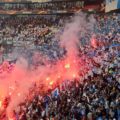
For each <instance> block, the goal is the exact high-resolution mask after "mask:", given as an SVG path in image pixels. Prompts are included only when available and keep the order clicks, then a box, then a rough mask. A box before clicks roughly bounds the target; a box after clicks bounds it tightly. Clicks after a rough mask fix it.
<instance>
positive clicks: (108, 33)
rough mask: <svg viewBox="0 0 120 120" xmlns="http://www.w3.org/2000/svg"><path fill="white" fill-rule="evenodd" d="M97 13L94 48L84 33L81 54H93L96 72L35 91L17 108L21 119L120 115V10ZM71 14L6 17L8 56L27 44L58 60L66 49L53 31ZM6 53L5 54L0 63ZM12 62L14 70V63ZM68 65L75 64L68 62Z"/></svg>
mask: <svg viewBox="0 0 120 120" xmlns="http://www.w3.org/2000/svg"><path fill="white" fill-rule="evenodd" d="M94 16H95V17H96V19H97V25H96V27H95V33H96V35H95V37H94V40H93V41H92V42H91V47H87V46H88V45H87V41H88V40H89V39H90V36H89V34H88V35H86V37H85V38H82V41H81V42H82V44H83V46H80V51H81V54H83V55H88V57H89V58H90V59H91V60H92V64H91V63H90V64H91V67H92V69H91V71H89V72H88V74H86V75H85V76H84V77H83V78H82V79H81V80H80V81H65V82H63V84H61V85H60V86H58V87H57V88H56V89H55V90H50V91H48V93H46V94H44V95H42V94H39V92H36V91H34V90H33V91H32V90H31V94H33V96H34V99H33V100H32V101H25V103H23V104H21V105H20V106H19V107H18V110H17V111H15V115H16V119H18V120H52V119H53V120H80V119H81V120H119V119H120V15H119V14H112V15H94ZM66 18H67V17H64V16H62V17H61V16H54V17H53V16H52V17H49V16H44V17H43V16H42V17H40V16H36V17H24V18H17V17H15V18H11V19H9V17H8V18H1V20H0V23H1V24H0V39H1V41H2V42H1V48H2V49H3V54H4V55H6V56H7V57H8V53H9V54H10V52H11V51H12V49H15V48H16V49H18V48H19V49H26V48H27V47H28V46H29V47H30V48H31V50H32V49H39V50H41V51H42V52H44V53H45V54H46V55H49V57H50V59H52V60H53V59H59V57H60V56H59V54H57V53H58V52H59V51H61V49H58V44H57V42H58V41H59V40H58V39H53V36H54V34H55V33H56V32H58V30H61V31H62V29H63V27H64V24H63V23H64V21H65V19H66ZM59 32H60V31H59ZM58 35H59V34H58ZM23 46H24V47H23ZM9 47H10V49H9ZM11 48H12V49H11ZM61 53H63V52H61ZM5 58H6V57H2V59H1V62H3V60H4V59H5ZM8 58H9V57H8ZM11 61H14V59H13V60H11ZM11 61H10V62H11ZM6 64H7V63H6ZM6 64H5V65H3V68H4V66H5V68H6ZM88 64H89V63H88ZM8 66H9V67H8V68H9V69H10V65H9V64H8ZM65 67H66V68H69V67H70V66H69V64H68V65H66V66H65ZM5 70H6V69H5ZM3 71H4V70H3ZM8 71H9V70H8ZM51 84H52V83H51ZM39 89H41V88H38V91H39ZM6 101H7V100H6ZM0 117H1V118H0V119H1V120H2V117H3V119H4V114H3V116H0Z"/></svg>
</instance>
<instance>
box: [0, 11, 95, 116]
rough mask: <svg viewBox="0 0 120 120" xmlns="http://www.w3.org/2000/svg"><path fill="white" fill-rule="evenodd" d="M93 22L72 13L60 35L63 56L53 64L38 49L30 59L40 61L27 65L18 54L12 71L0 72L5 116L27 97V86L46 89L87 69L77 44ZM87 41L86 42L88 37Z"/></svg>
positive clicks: (88, 31) (92, 25) (92, 19)
mask: <svg viewBox="0 0 120 120" xmlns="http://www.w3.org/2000/svg"><path fill="white" fill-rule="evenodd" d="M94 24H95V20H94V18H93V16H90V17H87V15H86V14H83V13H80V14H79V15H75V17H73V18H72V19H71V21H70V22H69V23H67V24H66V25H65V28H64V31H63V33H62V34H61V37H60V47H61V48H64V49H65V50H66V53H65V55H64V57H62V58H61V59H60V60H58V61H56V62H55V63H54V64H53V63H50V62H48V60H47V58H46V57H45V56H44V55H41V53H35V55H34V59H33V60H34V62H36V61H37V62H39V63H41V64H39V66H37V67H35V66H34V65H31V66H32V67H29V63H28V60H26V59H25V58H24V57H19V58H18V60H17V62H16V64H15V65H14V69H13V70H12V71H11V72H10V73H5V74H4V75H1V76H0V101H1V102H0V103H3V101H4V99H5V98H6V97H9V101H8V106H7V108H6V114H7V115H8V117H10V116H11V113H12V111H13V110H16V109H17V107H18V106H19V104H20V103H22V102H24V101H25V99H27V96H29V91H30V89H31V88H34V86H35V85H36V86H37V87H38V86H39V87H40V86H42V89H41V91H40V92H42V91H44V92H47V91H48V90H49V89H51V88H54V87H56V86H57V85H59V84H61V83H62V81H64V80H74V79H75V78H76V79H80V77H81V76H80V74H81V75H82V76H83V74H85V73H86V72H87V71H86V68H88V69H90V68H89V66H88V65H87V63H85V61H84V60H83V56H79V49H78V48H79V46H81V39H82V38H84V37H86V35H89V37H90V36H91V35H92V34H93V30H94ZM84 42H85V41H84ZM87 43H89V38H88V41H87ZM17 56H18V55H17ZM44 59H45V60H44ZM80 69H81V73H80ZM37 87H36V89H37ZM0 109H1V110H0V111H2V106H0Z"/></svg>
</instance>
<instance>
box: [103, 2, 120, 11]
mask: <svg viewBox="0 0 120 120" xmlns="http://www.w3.org/2000/svg"><path fill="white" fill-rule="evenodd" d="M118 8H120V0H106V7H105V12H110V11H112V10H116V9H118Z"/></svg>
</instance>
